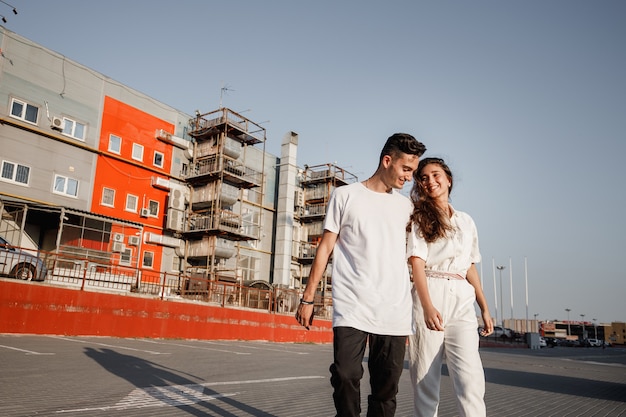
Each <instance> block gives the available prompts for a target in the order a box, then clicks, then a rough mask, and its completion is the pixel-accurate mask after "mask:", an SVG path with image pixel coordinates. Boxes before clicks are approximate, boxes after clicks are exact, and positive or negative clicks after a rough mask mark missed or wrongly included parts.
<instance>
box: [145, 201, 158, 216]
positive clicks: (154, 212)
mask: <svg viewBox="0 0 626 417" xmlns="http://www.w3.org/2000/svg"><path fill="white" fill-rule="evenodd" d="M148 210H149V211H150V216H152V217H158V216H159V202H158V201H154V200H150V201H149V202H148Z"/></svg>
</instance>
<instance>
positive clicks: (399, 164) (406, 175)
mask: <svg viewBox="0 0 626 417" xmlns="http://www.w3.org/2000/svg"><path fill="white" fill-rule="evenodd" d="M418 164H419V157H418V156H417V155H410V154H406V153H400V154H398V155H396V156H395V157H392V156H391V155H385V156H384V157H383V167H384V168H385V185H387V187H390V188H395V189H398V190H400V189H402V187H404V184H405V183H407V182H410V181H411V179H412V178H413V172H414V171H415V170H416V169H417V165H418Z"/></svg>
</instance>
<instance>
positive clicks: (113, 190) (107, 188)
mask: <svg viewBox="0 0 626 417" xmlns="http://www.w3.org/2000/svg"><path fill="white" fill-rule="evenodd" d="M107 191H110V192H111V193H112V196H111V197H112V198H111V200H112V202H111V203H108V202H106V201H105V195H106V194H107ZM115 194H116V192H115V189H114V188H109V187H102V196H101V198H100V205H101V206H104V207H113V208H114V207H115Z"/></svg>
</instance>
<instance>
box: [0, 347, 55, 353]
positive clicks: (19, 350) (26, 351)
mask: <svg viewBox="0 0 626 417" xmlns="http://www.w3.org/2000/svg"><path fill="white" fill-rule="evenodd" d="M0 348H5V349H11V350H17V351H18V352H24V353H26V354H27V355H54V353H48V352H33V351H32V350H26V349H19V348H16V347H13V346H5V345H0Z"/></svg>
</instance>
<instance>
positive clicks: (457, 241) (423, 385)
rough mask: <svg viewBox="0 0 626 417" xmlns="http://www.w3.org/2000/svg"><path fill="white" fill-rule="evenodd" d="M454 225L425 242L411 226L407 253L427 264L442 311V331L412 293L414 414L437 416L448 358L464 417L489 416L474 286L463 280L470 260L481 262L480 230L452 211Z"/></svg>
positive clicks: (433, 296)
mask: <svg viewBox="0 0 626 417" xmlns="http://www.w3.org/2000/svg"><path fill="white" fill-rule="evenodd" d="M450 222H451V224H452V226H453V228H454V230H453V231H450V232H448V235H447V237H446V238H443V239H438V240H436V241H435V242H432V243H427V242H426V241H425V240H424V239H423V238H422V237H420V236H419V235H418V233H417V230H416V228H415V224H414V225H413V229H412V230H411V233H410V234H409V236H408V241H407V243H408V245H407V257H412V256H416V257H419V258H421V259H423V260H424V261H425V263H426V266H425V268H426V277H427V278H426V279H427V284H428V291H429V293H430V297H431V300H432V303H433V305H434V307H435V308H436V309H437V310H438V311H439V312H440V313H441V316H442V318H443V326H444V329H445V330H444V331H443V332H441V331H435V330H429V329H428V328H427V327H426V323H425V322H424V312H423V309H422V306H421V303H420V300H419V298H418V296H417V294H416V292H415V290H414V291H413V292H414V293H413V297H414V300H413V309H414V317H415V319H416V322H417V323H416V325H417V331H416V333H415V334H414V335H411V336H410V339H409V341H410V347H409V360H410V373H411V382H412V383H413V389H414V393H413V394H414V413H415V414H414V415H415V416H416V417H436V416H437V412H438V407H439V391H440V381H441V367H442V362H443V359H444V356H445V359H446V364H447V367H448V371H449V374H450V377H451V378H452V382H453V387H454V391H455V393H456V399H457V406H458V410H459V413H460V415H461V416H464V417H481V416H485V415H486V409H485V402H484V394H485V374H484V371H483V367H482V361H481V359H480V355H479V352H478V342H479V335H478V321H477V319H476V311H475V309H474V302H475V301H476V294H475V291H474V287H473V286H472V285H471V284H470V283H469V282H468V281H467V280H466V279H465V275H466V272H467V270H468V269H469V268H470V266H471V265H472V263H477V262H480V252H479V250H478V233H477V231H476V225H475V224H474V221H473V220H472V218H471V217H470V216H469V215H468V214H467V213H464V212H460V211H454V213H453V215H452V217H451V218H450Z"/></svg>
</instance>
